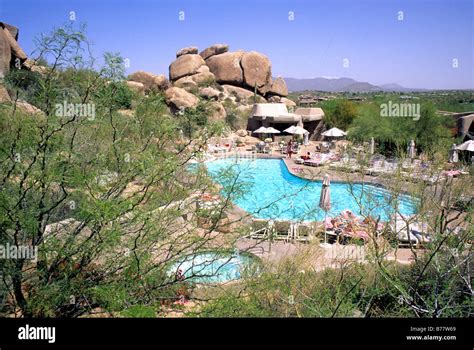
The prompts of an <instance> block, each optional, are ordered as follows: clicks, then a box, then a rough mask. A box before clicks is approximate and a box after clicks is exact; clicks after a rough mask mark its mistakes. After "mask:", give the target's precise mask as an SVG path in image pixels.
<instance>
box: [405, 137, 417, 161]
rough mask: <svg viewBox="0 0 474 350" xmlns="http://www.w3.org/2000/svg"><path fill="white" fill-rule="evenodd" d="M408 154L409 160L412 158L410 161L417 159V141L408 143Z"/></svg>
mask: <svg viewBox="0 0 474 350" xmlns="http://www.w3.org/2000/svg"><path fill="white" fill-rule="evenodd" d="M407 153H408V158H410V159H413V158H415V156H416V153H415V141H414V140H411V141H410V142H409V143H408V152H407Z"/></svg>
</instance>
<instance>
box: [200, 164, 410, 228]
mask: <svg viewBox="0 0 474 350" xmlns="http://www.w3.org/2000/svg"><path fill="white" fill-rule="evenodd" d="M206 167H207V170H208V172H209V174H210V175H211V177H212V178H213V179H214V181H216V182H217V183H219V184H220V185H222V186H223V189H222V193H223V195H227V194H228V193H233V192H235V191H237V192H238V194H237V196H234V197H231V199H232V201H233V202H234V203H235V204H236V205H237V206H239V207H241V208H242V209H244V210H245V211H247V212H248V213H250V214H252V215H253V216H255V217H258V218H262V219H275V220H278V219H280V220H281V219H283V220H293V221H314V220H316V221H321V220H324V217H325V213H324V211H323V210H322V209H320V208H319V207H318V204H319V197H320V194H321V188H322V183H321V181H309V180H305V179H301V178H299V177H297V176H294V175H292V174H291V173H290V172H289V171H288V169H287V168H286V165H285V164H284V162H283V160H280V159H230V158H226V159H218V160H214V161H210V162H206ZM330 189H331V210H330V211H329V212H328V216H335V215H337V214H339V213H340V212H341V211H343V210H345V209H349V210H351V211H352V212H354V213H356V214H359V215H360V214H361V213H363V214H364V215H371V216H372V217H374V218H377V217H379V216H380V218H381V220H382V221H387V220H389V218H390V216H391V215H392V214H393V212H394V209H393V208H398V210H399V212H400V213H402V214H404V215H410V214H414V213H415V212H416V205H415V200H414V199H413V198H411V197H410V196H407V195H399V196H398V197H397V198H395V197H394V196H392V195H391V194H390V192H389V191H387V190H386V189H384V188H382V187H380V186H375V185H370V184H360V183H354V184H349V183H344V182H331V187H330Z"/></svg>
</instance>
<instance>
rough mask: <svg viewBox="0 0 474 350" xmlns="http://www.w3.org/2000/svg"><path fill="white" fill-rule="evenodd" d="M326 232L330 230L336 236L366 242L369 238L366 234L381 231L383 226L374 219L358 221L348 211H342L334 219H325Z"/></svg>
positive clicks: (358, 219)
mask: <svg viewBox="0 0 474 350" xmlns="http://www.w3.org/2000/svg"><path fill="white" fill-rule="evenodd" d="M325 227H326V230H332V231H334V233H336V234H337V235H338V237H339V236H340V235H342V236H343V237H344V236H345V237H354V238H359V239H362V240H364V241H368V240H369V238H370V236H369V234H368V232H370V231H372V230H375V232H377V231H379V230H381V229H382V228H383V225H382V224H381V223H377V222H376V220H375V219H373V218H371V217H366V218H364V219H362V220H361V219H360V218H359V217H358V216H357V215H355V214H354V213H353V212H352V211H350V210H344V211H343V212H341V214H339V215H338V216H336V217H333V218H330V217H328V218H326V221H325Z"/></svg>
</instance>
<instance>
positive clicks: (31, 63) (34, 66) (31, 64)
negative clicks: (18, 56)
mask: <svg viewBox="0 0 474 350" xmlns="http://www.w3.org/2000/svg"><path fill="white" fill-rule="evenodd" d="M22 66H23V68H25V69H26V70H29V71H32V72H35V73H39V74H41V75H43V76H45V75H46V74H47V73H48V67H45V66H40V65H38V62H36V61H35V60H32V59H26V60H25V62H23V65H22Z"/></svg>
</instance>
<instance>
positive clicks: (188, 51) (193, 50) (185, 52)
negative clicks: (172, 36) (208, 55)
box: [176, 46, 198, 58]
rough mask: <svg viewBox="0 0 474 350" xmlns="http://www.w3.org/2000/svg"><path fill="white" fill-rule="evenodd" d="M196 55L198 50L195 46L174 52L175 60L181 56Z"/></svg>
mask: <svg viewBox="0 0 474 350" xmlns="http://www.w3.org/2000/svg"><path fill="white" fill-rule="evenodd" d="M197 53H198V48H197V47H195V46H189V47H183V48H182V49H181V50H179V51H178V52H176V58H178V57H179V56H183V55H195V54H197Z"/></svg>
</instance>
